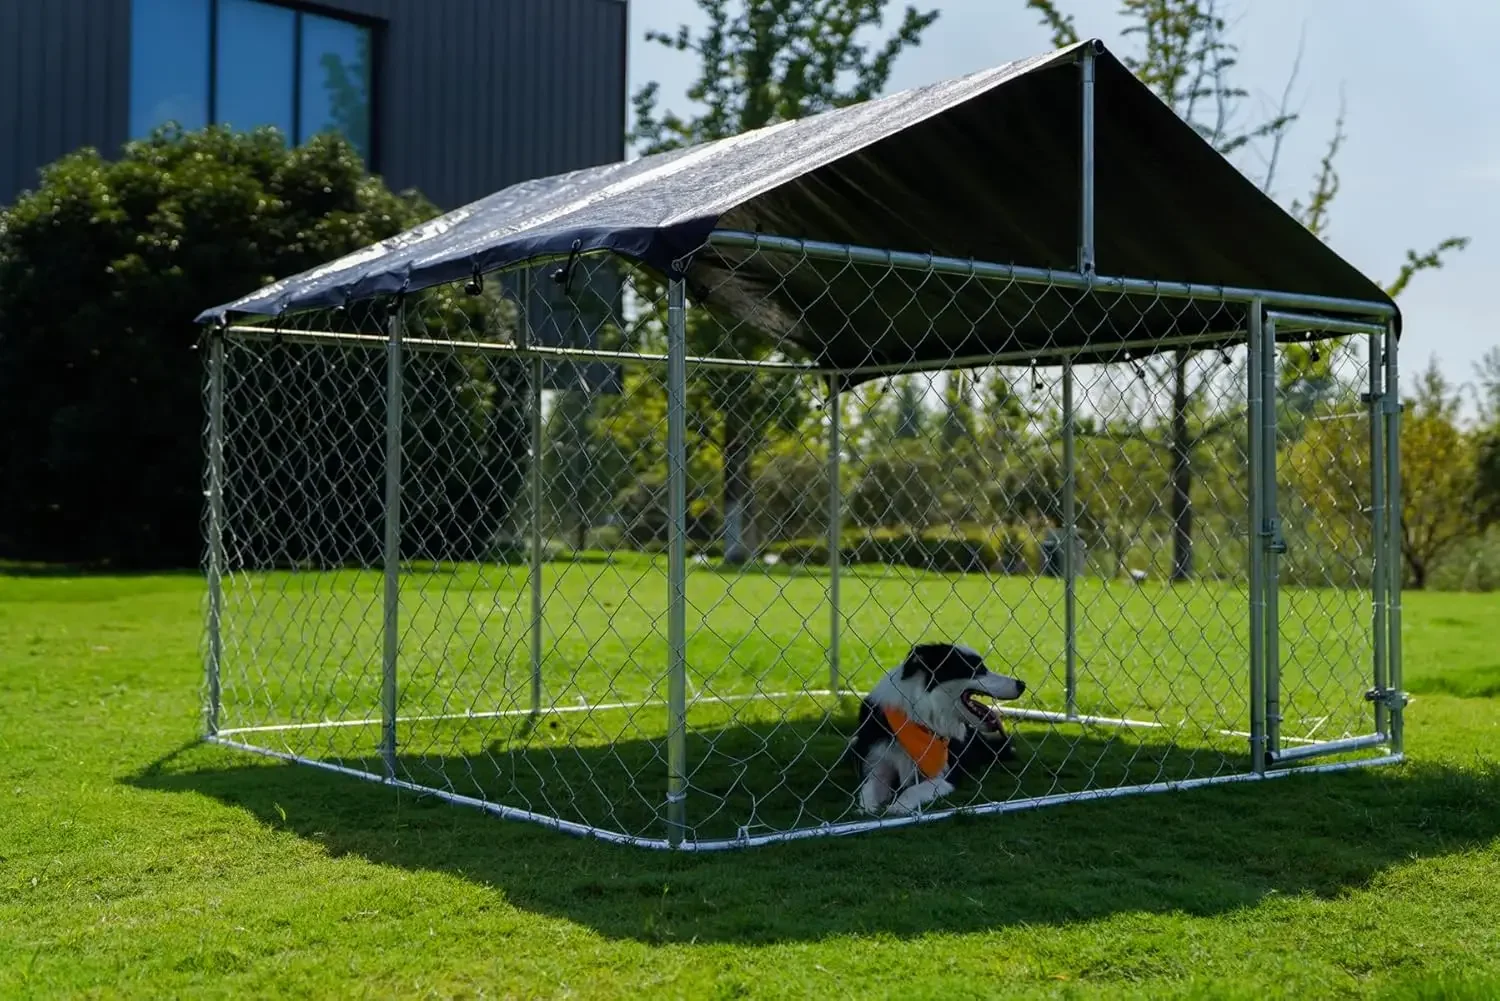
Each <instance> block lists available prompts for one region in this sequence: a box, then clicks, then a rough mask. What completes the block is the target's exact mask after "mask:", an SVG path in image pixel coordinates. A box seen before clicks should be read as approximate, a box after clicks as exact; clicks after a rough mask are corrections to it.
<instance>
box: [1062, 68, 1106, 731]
mask: <svg viewBox="0 0 1500 1001" xmlns="http://www.w3.org/2000/svg"><path fill="white" fill-rule="evenodd" d="M1097 46H1098V43H1097V42H1095V41H1092V40H1091V41H1089V43H1088V44H1087V45H1085V46H1084V47H1083V52H1082V55H1081V57H1080V59H1079V62H1078V68H1079V76H1080V78H1081V83H1082V87H1081V88H1080V99H1079V105H1080V113H1081V115H1080V117H1081V119H1082V121H1081V126H1082V130H1081V133H1080V141H1079V161H1080V164H1081V167H1080V171H1079V178H1078V218H1079V225H1078V273H1079V274H1081V275H1083V276H1084V277H1085V278H1087V279H1092V278H1093V277H1094V55H1095V52H1096V51H1097ZM1073 418H1074V413H1073V356H1072V355H1071V354H1070V355H1068V356H1067V357H1066V358H1064V359H1063V371H1062V452H1063V454H1062V463H1063V490H1062V493H1063V496H1062V507H1063V510H1062V520H1063V531H1062V543H1063V559H1062V571H1063V660H1064V676H1065V684H1066V708H1067V715H1068V718H1069V719H1076V718H1077V717H1078V565H1077V564H1078V498H1077V493H1078V469H1077V466H1078V463H1077V460H1076V456H1075V454H1074V449H1073V434H1074V427H1073V423H1074V420H1073Z"/></svg>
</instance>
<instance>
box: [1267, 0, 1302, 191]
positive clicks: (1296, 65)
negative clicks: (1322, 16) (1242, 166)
mask: <svg viewBox="0 0 1500 1001" xmlns="http://www.w3.org/2000/svg"><path fill="white" fill-rule="evenodd" d="M1306 51H1307V22H1306V21H1304V22H1302V33H1301V34H1300V35H1299V36H1298V38H1297V57H1296V58H1295V59H1293V60H1292V72H1291V73H1290V74H1288V75H1287V78H1286V87H1285V88H1283V89H1282V91H1281V103H1280V104H1278V105H1277V106H1276V115H1275V117H1274V118H1273V119H1272V120H1273V121H1275V122H1278V123H1280V125H1279V127H1278V128H1277V129H1276V130H1275V131H1274V132H1273V133H1272V137H1271V156H1270V159H1269V160H1268V162H1267V163H1266V177H1265V180H1264V181H1263V182H1262V183H1261V186H1260V189H1261V190H1262V191H1264V192H1265V193H1266V194H1268V195H1269V194H1271V193H1272V190H1273V188H1274V186H1275V184H1276V167H1277V165H1279V164H1280V163H1281V145H1282V143H1283V142H1285V141H1286V135H1287V132H1288V131H1290V126H1291V124H1292V122H1294V121H1296V120H1297V115H1295V114H1293V113H1291V112H1289V111H1288V110H1287V108H1288V106H1289V105H1290V104H1291V102H1292V89H1293V88H1294V87H1296V85H1297V77H1298V75H1299V74H1300V73H1301V71H1302V56H1303V54H1304V53H1305V52H1306Z"/></svg>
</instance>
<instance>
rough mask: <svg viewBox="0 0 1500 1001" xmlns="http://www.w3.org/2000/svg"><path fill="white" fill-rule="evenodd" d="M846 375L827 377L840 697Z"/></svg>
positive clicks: (832, 637)
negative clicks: (841, 550)
mask: <svg viewBox="0 0 1500 1001" xmlns="http://www.w3.org/2000/svg"><path fill="white" fill-rule="evenodd" d="M842 382H843V376H841V375H830V376H829V377H828V605H829V615H828V690H829V691H830V692H832V693H833V694H834V695H835V696H837V695H838V694H839V633H840V629H841V626H842V622H841V621H840V619H841V616H842V615H843V611H842V609H841V607H840V605H839V569H840V555H839V546H840V544H841V543H842V542H843V537H844V497H843V493H842V485H841V484H840V482H839V479H840V477H839V473H840V471H841V467H842V464H843V447H844V440H843V427H842V424H843V416H844V414H843V406H844V401H843V397H842V393H841V390H842V388H843V387H842V385H841V384H842Z"/></svg>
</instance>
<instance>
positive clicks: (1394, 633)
mask: <svg viewBox="0 0 1500 1001" xmlns="http://www.w3.org/2000/svg"><path fill="white" fill-rule="evenodd" d="M1385 412H1386V422H1385V423H1386V439H1385V468H1386V477H1385V481H1386V482H1385V501H1386V518H1385V526H1386V539H1387V545H1388V547H1389V548H1388V549H1387V551H1386V568H1387V571H1388V572H1389V574H1390V577H1389V583H1388V584H1387V587H1386V603H1387V606H1388V611H1387V612H1386V627H1387V629H1389V631H1390V632H1389V634H1388V636H1387V637H1386V646H1385V653H1386V673H1387V684H1388V685H1389V686H1390V692H1391V699H1392V701H1391V702H1390V705H1389V709H1390V714H1391V753H1392V754H1402V753H1404V752H1405V748H1406V740H1405V716H1406V709H1405V707H1404V703H1405V700H1406V696H1405V694H1404V691H1403V689H1402V687H1401V576H1402V573H1401V570H1402V563H1401V511H1402V507H1401V373H1400V369H1399V368H1398V367H1397V364H1396V327H1395V324H1394V323H1391V324H1390V325H1388V326H1387V327H1386V332H1385Z"/></svg>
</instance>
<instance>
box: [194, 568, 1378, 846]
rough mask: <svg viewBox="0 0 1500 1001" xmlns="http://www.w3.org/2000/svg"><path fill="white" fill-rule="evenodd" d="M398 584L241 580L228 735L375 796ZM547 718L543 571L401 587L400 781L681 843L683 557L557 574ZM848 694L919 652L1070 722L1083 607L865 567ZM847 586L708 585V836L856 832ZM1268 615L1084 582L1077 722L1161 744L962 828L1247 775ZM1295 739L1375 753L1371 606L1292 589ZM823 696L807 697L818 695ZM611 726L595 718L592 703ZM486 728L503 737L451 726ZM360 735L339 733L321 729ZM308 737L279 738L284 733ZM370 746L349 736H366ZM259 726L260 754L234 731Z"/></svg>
mask: <svg viewBox="0 0 1500 1001" xmlns="http://www.w3.org/2000/svg"><path fill="white" fill-rule="evenodd" d="M380 581H381V577H380V575H379V574H378V573H369V572H354V571H349V572H340V573H276V574H257V575H239V574H236V575H234V576H233V577H232V578H231V579H230V580H229V581H228V582H227V584H226V589H225V608H226V611H225V620H224V621H225V628H224V636H225V655H224V668H223V685H224V700H225V710H224V714H223V719H222V725H223V726H224V727H226V728H228V732H229V734H230V735H231V736H232V739H235V740H237V741H241V742H246V743H253V744H256V745H258V746H262V747H266V748H268V749H270V750H272V751H275V752H278V753H281V754H287V755H296V756H300V757H307V758H314V759H318V760H324V761H328V762H331V763H333V764H337V765H340V766H343V767H352V768H356V769H358V770H361V771H366V772H375V773H381V772H383V767H382V765H381V763H380V761H379V759H378V757H377V753H378V747H379V740H380V733H381V727H380V705H381V689H382V686H381V589H380ZM546 582H547V600H546V607H545V622H544V630H543V635H544V641H543V643H542V650H543V652H544V660H543V664H542V689H543V704H544V705H546V706H548V707H554V706H555V707H558V708H559V709H561V710H562V711H560V712H559V713H557V714H555V715H550V716H548V717H547V718H546V719H545V721H544V722H542V723H541V724H540V725H538V724H536V723H535V722H534V721H533V720H532V719H531V718H530V717H529V715H528V714H527V708H528V707H529V706H530V699H531V690H532V686H531V680H532V679H531V671H530V643H529V635H530V622H531V615H532V608H531V602H530V595H529V591H528V590H527V587H528V573H527V571H526V569H525V568H508V567H503V566H502V567H486V568H483V569H480V568H476V567H472V566H471V567H457V568H454V567H442V568H437V569H432V568H426V569H422V570H420V571H418V572H413V573H411V574H409V575H408V576H406V577H405V578H404V580H403V587H402V592H401V602H402V615H401V625H402V636H403V641H402V648H401V663H400V714H401V716H402V717H403V721H402V723H401V726H400V728H399V730H400V732H399V741H400V751H401V753H400V760H399V766H398V767H399V775H400V777H401V778H403V779H406V780H408V781H411V782H414V783H416V784H418V785H421V786H425V787H434V788H438V789H442V790H446V791H450V792H455V793H458V794H461V795H464V796H470V797H476V798H481V799H484V800H487V801H489V802H494V803H500V804H504V805H506V806H510V807H515V808H519V809H524V810H528V811H539V812H542V813H545V814H547V815H553V816H559V817H562V818H564V819H565V820H568V821H570V822H574V823H582V824H589V825H593V826H598V827H604V828H606V829H609V830H611V831H617V832H621V833H625V834H628V835H632V836H639V837H645V838H651V839H656V840H660V839H661V838H662V837H663V836H664V834H665V827H664V819H663V817H662V808H663V804H664V803H665V800H666V794H667V788H666V781H667V765H666V762H667V748H666V740H665V736H666V733H667V731H668V725H667V723H668V721H667V714H666V711H665V709H664V708H662V706H663V703H664V702H665V699H666V696H667V692H666V683H665V678H666V669H665V665H666V663H667V660H668V650H667V637H666V601H665V598H666V594H667V580H666V568H665V564H664V562H663V561H662V560H660V559H650V558H643V557H638V556H637V557H632V556H621V557H619V558H617V559H615V560H611V561H604V560H588V561H582V562H572V563H556V564H551V565H549V566H548V567H547V568H546ZM842 588H843V591H842V594H843V598H842V604H841V616H840V633H841V636H842V644H841V662H840V677H839V687H840V688H841V689H842V690H846V691H853V692H863V691H867V690H868V689H869V688H870V687H871V686H872V685H873V684H874V683H875V681H876V680H877V678H878V676H879V674H880V673H881V672H882V671H884V670H885V669H886V668H888V667H889V666H890V665H892V664H895V663H899V661H900V659H901V657H902V656H903V655H904V653H905V651H906V649H907V647H908V645H909V644H910V643H911V642H913V641H914V640H917V639H921V638H957V639H960V640H963V641H967V642H969V643H971V644H972V645H974V646H975V647H977V648H979V649H981V650H984V651H986V653H987V655H988V656H989V659H990V663H991V666H992V667H993V668H994V669H996V670H1002V671H1006V672H1008V673H1013V674H1015V675H1017V676H1019V677H1021V678H1023V679H1024V680H1025V681H1026V683H1027V685H1028V692H1027V695H1026V697H1025V698H1024V699H1023V700H1021V701H1020V702H1019V703H1017V704H1016V706H1015V708H1018V709H1020V710H1023V711H1032V712H1036V711H1043V712H1054V713H1055V712H1060V711H1062V710H1063V709H1065V708H1066V696H1065V685H1064V676H1065V668H1064V663H1065V662H1064V656H1063V652H1064V641H1063V632H1062V617H1063V615H1062V608H1063V594H1062V588H1061V585H1060V583H1059V582H1058V581H1056V580H1052V579H1045V578H1043V579H1036V578H1031V577H1024V576H1022V577H998V578H987V577H983V576H979V575H943V574H936V573H920V572H916V571H912V570H905V569H898V568H892V567H879V566H861V567H857V568H852V569H850V570H847V571H846V572H845V574H844V577H843V581H842ZM828 591H829V588H828V580H827V573H826V571H825V570H824V569H822V568H818V569H816V570H811V571H809V570H806V569H797V570H787V569H781V570H765V569H761V570H749V571H744V572H732V573H726V572H720V571H718V570H715V569H713V568H711V567H703V568H699V569H696V570H694V571H693V572H691V573H690V575H689V586H688V596H689V611H688V616H687V628H688V644H687V652H688V665H689V670H688V701H689V717H690V723H691V729H690V736H689V738H688V765H689V769H690V773H689V778H690V784H691V794H690V803H689V807H688V823H689V825H690V828H691V830H690V832H689V834H690V837H693V838H699V839H710V840H711V839H724V838H733V837H735V836H736V835H737V834H738V833H740V832H744V833H748V834H750V835H763V834H767V833H770V832H774V831H778V830H785V829H787V828H789V827H794V826H801V827H807V826H816V825H818V824H820V823H840V822H849V821H857V820H860V819H861V818H860V816H859V815H858V814H857V813H856V812H855V811H854V807H853V805H854V799H853V795H852V793H853V790H852V786H853V784H854V782H853V779H854V776H853V775H852V773H851V772H850V771H849V769H848V767H847V765H845V764H841V762H840V755H841V751H842V747H843V742H844V740H845V738H846V736H847V734H848V733H849V732H850V729H851V728H852V726H853V722H854V714H855V711H856V702H857V699H856V697H854V696H853V695H847V694H846V696H845V697H844V698H843V699H842V700H841V701H840V700H837V699H835V698H832V697H830V694H829V693H828V691H827V690H828V689H829V688H830V687H831V686H832V685H833V680H832V679H831V677H830V660H829V643H828V635H829V629H830V614H831V611H832V609H831V606H830V604H829V601H828ZM1247 600H1248V599H1247V596H1246V593H1245V591H1244V589H1243V587H1242V586H1236V585H1233V584H1228V583H1213V582H1209V583H1205V584H1203V585H1201V586H1195V587H1190V588H1187V587H1185V588H1163V587H1161V586H1158V585H1152V586H1145V587H1137V586H1135V585H1134V584H1126V583H1114V584H1106V583H1104V582H1102V581H1100V580H1097V579H1092V578H1090V579H1086V580H1084V581H1082V582H1081V584H1080V589H1079V596H1078V608H1079V613H1080V614H1079V631H1078V678H1079V684H1078V692H1077V704H1078V707H1079V709H1080V710H1081V712H1083V713H1084V714H1088V715H1097V716H1100V717H1105V718H1110V719H1114V718H1121V717H1124V718H1127V719H1131V720H1136V721H1142V722H1145V723H1149V724H1151V726H1149V727H1144V728H1141V727H1138V728H1128V729H1121V728H1119V727H1118V726H1108V725H1089V726H1082V727H1080V726H1076V725H1073V726H1067V727H1061V728H1059V727H1054V726H1050V725H1047V724H1046V723H1041V724H1037V723H1031V722H1027V723H1022V724H1020V725H1017V726H1016V727H1015V736H1016V738H1017V741H1018V745H1019V747H1020V750H1021V761H1019V762H1017V763H1016V764H1015V765H1013V766H1010V767H1004V768H1001V767H995V768H991V769H989V770H988V771H987V774H986V775H985V776H984V778H983V782H982V783H981V784H980V785H979V786H975V787H971V788H969V789H966V790H965V791H964V795H963V796H962V797H955V798H951V799H950V800H949V801H948V802H949V803H951V804H952V805H967V804H971V803H976V802H980V801H985V800H988V801H995V800H1002V801H1014V800H1018V799H1022V798H1026V797H1037V796H1056V795H1060V794H1067V793H1076V792H1081V791H1084V790H1085V789H1089V788H1099V787H1109V786H1128V785H1140V784H1145V783H1153V782H1160V781H1163V780H1169V779H1171V780H1180V779H1201V778H1208V777H1215V776H1224V775H1228V774H1234V773H1240V774H1243V773H1245V772H1247V771H1249V770H1250V763H1249V760H1248V757H1247V754H1246V750H1247V745H1246V741H1245V738H1244V736H1242V734H1243V733H1244V731H1245V728H1246V727H1247V725H1248V722H1247V721H1248V713H1249V710H1248V707H1247V706H1248V703H1247V701H1246V669H1245V665H1246V664H1247V662H1248V651H1247V649H1246V647H1247V642H1248V637H1247V625H1246V615H1245V609H1246V605H1247ZM1283 612H1284V618H1285V621H1286V629H1285V640H1284V642H1283V644H1282V649H1283V658H1282V660H1283V678H1284V683H1283V686H1282V687H1283V692H1282V699H1281V703H1282V710H1283V715H1284V717H1285V723H1284V726H1283V730H1284V733H1285V735H1286V736H1287V737H1288V738H1289V741H1295V740H1296V739H1298V738H1301V739H1303V740H1307V739H1318V740H1322V739H1329V738H1338V737H1348V736H1356V735H1363V734H1368V733H1371V732H1373V730H1374V720H1373V718H1372V709H1371V707H1370V706H1369V704H1368V703H1366V702H1365V701H1364V699H1363V693H1364V692H1365V690H1366V689H1367V688H1368V687H1369V685H1370V681H1369V673H1370V667H1369V664H1370V661H1371V651H1370V644H1369V632H1370V630H1369V624H1368V619H1369V615H1370V612H1369V598H1368V595H1367V594H1365V595H1361V594H1360V593H1358V592H1354V591H1342V592H1341V591H1334V590H1327V589H1323V590H1311V589H1308V590H1293V589H1287V590H1286V591H1285V592H1284V608H1283ZM810 691H811V692H814V693H821V694H815V695H811V696H810V695H809V694H808V693H809V692H810ZM580 703H584V704H586V705H587V706H603V707H606V708H590V709H588V710H587V711H578V710H580V709H582V708H584V706H581V705H580ZM466 712H478V713H482V714H485V715H484V717H483V718H480V719H464V720H460V721H454V720H451V719H444V718H434V717H447V716H452V715H454V714H462V713H466ZM330 720H337V721H339V722H340V723H342V724H344V725H340V726H322V725H320V724H322V723H324V722H327V721H330ZM278 724H280V725H289V726H290V728H289V729H280V730H275V731H269V732H268V731H266V730H265V729H264V728H265V727H267V726H275V725H278ZM349 724H353V725H349ZM245 728H248V729H249V730H250V731H251V732H248V733H238V732H235V731H238V730H241V729H245Z"/></svg>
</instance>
